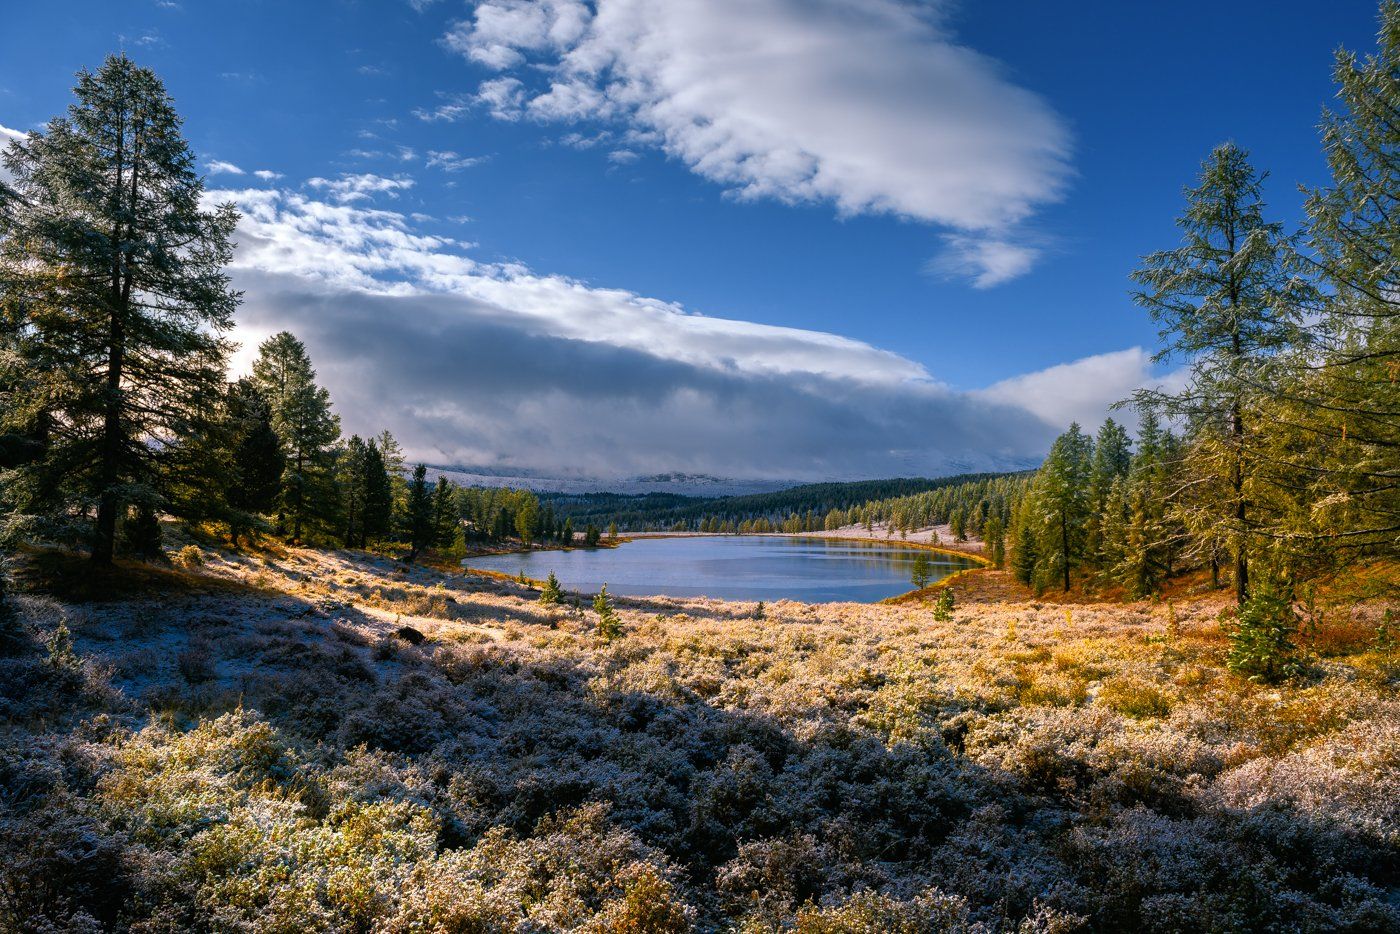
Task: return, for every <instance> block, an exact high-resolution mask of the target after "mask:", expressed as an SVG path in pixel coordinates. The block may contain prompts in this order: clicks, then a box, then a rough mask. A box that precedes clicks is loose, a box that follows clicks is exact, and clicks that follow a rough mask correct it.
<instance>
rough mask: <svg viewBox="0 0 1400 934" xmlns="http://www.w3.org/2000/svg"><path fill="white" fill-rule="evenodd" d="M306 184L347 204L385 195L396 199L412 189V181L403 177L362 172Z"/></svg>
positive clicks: (310, 179) (310, 180)
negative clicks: (388, 176)
mask: <svg viewBox="0 0 1400 934" xmlns="http://www.w3.org/2000/svg"><path fill="white" fill-rule="evenodd" d="M306 184H308V185H310V186H311V187H312V188H320V189H323V190H324V191H326V192H327V193H328V194H329V195H330V196H331V197H332V198H334V199H335V200H336V201H339V202H341V203H342V204H348V203H350V202H352V201H364V200H366V199H367V198H370V197H372V196H374V195H380V194H387V195H389V196H390V197H391V198H392V197H397V196H398V193H399V192H400V191H406V190H408V189H409V188H412V187H413V179H411V178H407V177H404V176H397V177H395V178H385V177H384V176H382V175H373V174H371V173H369V172H362V173H359V174H345V175H341V176H340V177H339V178H336V179H329V178H320V177H317V178H309V179H307V180H306Z"/></svg>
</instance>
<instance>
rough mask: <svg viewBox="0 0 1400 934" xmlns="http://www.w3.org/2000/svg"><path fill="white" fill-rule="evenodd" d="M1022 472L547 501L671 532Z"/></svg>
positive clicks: (566, 512) (625, 524)
mask: <svg viewBox="0 0 1400 934" xmlns="http://www.w3.org/2000/svg"><path fill="white" fill-rule="evenodd" d="M1007 476H1020V474H995V473H988V474H958V475H956V476H950V477H937V478H932V479H930V478H923V477H904V478H895V479H888V480H857V481H852V482H848V483H808V484H803V485H801V486H794V487H790V488H788V489H784V490H777V491H774V492H770V493H755V494H749V495H745V496H718V497H684V496H677V495H675V494H666V493H651V494H646V495H641V496H631V495H626V494H616V493H595V494H587V495H570V496H551V497H545V502H548V503H549V504H550V505H551V506H552V507H553V509H554V511H555V513H556V514H557V515H558V516H559V517H560V518H564V517H571V518H573V520H574V524H575V525H576V526H580V527H581V526H582V524H584V523H589V522H591V523H594V524H597V525H600V526H601V525H606V524H608V523H610V522H616V523H617V524H618V526H619V527H621V528H624V529H644V528H648V527H661V528H668V527H670V526H672V525H674V524H675V523H678V522H680V523H685V524H687V525H695V524H698V523H699V522H700V521H701V520H702V519H705V518H707V517H714V518H717V519H719V520H722V521H733V522H740V521H743V520H745V519H753V518H756V517H769V518H777V519H779V520H781V519H782V518H785V517H787V516H788V515H792V514H798V515H803V514H807V513H812V514H814V515H816V516H824V515H825V514H826V513H828V512H830V511H831V510H833V509H850V508H852V507H858V506H863V505H865V504H866V503H870V502H873V501H878V500H887V499H894V498H898V497H906V496H912V495H914V494H917V493H924V492H928V491H930V490H940V489H945V488H950V487H960V486H964V485H969V484H975V483H977V482H979V481H983V480H988V479H993V478H997V477H1007Z"/></svg>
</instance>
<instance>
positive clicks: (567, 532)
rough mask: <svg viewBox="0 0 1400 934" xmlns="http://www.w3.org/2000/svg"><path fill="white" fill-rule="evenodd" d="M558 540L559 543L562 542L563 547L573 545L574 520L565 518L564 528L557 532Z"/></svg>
mask: <svg viewBox="0 0 1400 934" xmlns="http://www.w3.org/2000/svg"><path fill="white" fill-rule="evenodd" d="M559 540H560V541H561V542H563V543H564V544H565V545H570V546H571V545H573V543H574V520H573V519H572V518H567V519H565V520H564V527H563V528H562V529H560V530H559Z"/></svg>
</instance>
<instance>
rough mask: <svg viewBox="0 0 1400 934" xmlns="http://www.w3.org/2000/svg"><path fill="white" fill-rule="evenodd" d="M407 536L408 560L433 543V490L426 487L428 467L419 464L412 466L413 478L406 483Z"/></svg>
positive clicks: (414, 557) (411, 559)
mask: <svg viewBox="0 0 1400 934" xmlns="http://www.w3.org/2000/svg"><path fill="white" fill-rule="evenodd" d="M405 516H406V519H407V525H406V527H405V532H406V533H407V537H408V546H409V549H410V550H409V553H408V560H409V561H413V560H414V559H416V558H417V557H418V555H419V553H420V552H422V551H423V550H424V549H426V548H430V547H432V544H433V537H434V536H433V533H434V529H433V491H432V490H431V489H430V488H429V487H428V468H427V467H425V466H424V465H423V464H419V465H418V466H417V467H414V468H413V479H412V480H410V481H409V484H408V505H407V509H406V512H405Z"/></svg>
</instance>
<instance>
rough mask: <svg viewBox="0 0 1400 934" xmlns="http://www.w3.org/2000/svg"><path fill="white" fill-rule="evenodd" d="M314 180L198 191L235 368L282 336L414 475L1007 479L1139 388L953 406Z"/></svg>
mask: <svg viewBox="0 0 1400 934" xmlns="http://www.w3.org/2000/svg"><path fill="white" fill-rule="evenodd" d="M330 185H331V183H325V184H318V185H313V186H312V188H313V189H314V190H318V191H320V190H324V191H326V192H327V193H328V194H329V195H330V197H329V198H327V199H326V200H321V199H320V198H318V197H316V196H314V195H310V194H307V193H305V192H298V191H292V190H286V189H247V190H242V191H223V192H211V193H210V194H209V198H210V199H211V201H215V202H217V201H222V200H227V199H233V200H235V201H237V202H238V203H239V205H240V207H241V209H242V211H243V220H242V221H241V223H240V225H239V230H238V234H237V240H238V242H239V244H240V246H239V250H238V253H237V256H236V259H235V263H234V275H235V279H236V284H237V285H238V287H239V288H242V289H244V290H245V291H246V302H245V306H244V309H243V310H242V311H241V312H240V315H239V330H238V332H237V334H236V336H237V337H238V338H239V339H240V340H242V341H244V344H245V349H244V351H243V356H242V358H241V359H242V360H243V361H244V362H245V363H246V361H247V359H249V358H250V356H251V352H252V351H251V349H250V348H251V347H252V346H253V345H255V344H256V341H257V340H258V339H259V338H261V337H264V336H266V335H267V334H268V333H271V332H272V331H275V330H277V329H280V328H290V329H291V330H293V331H294V332H296V333H297V334H298V335H299V336H301V337H303V339H305V340H306V341H307V343H308V346H309V347H310V349H311V351H312V354H313V356H314V358H315V360H316V364H317V367H318V370H319V371H320V373H321V374H322V377H323V379H324V380H325V381H326V383H327V385H328V387H329V388H330V389H331V391H332V394H333V396H334V398H335V399H336V402H337V407H338V410H339V412H340V413H341V416H342V418H343V420H344V422H345V426H346V429H347V430H348V431H356V432H360V433H367V432H373V431H377V430H378V429H379V428H381V427H383V426H386V425H387V426H390V427H392V428H393V430H394V431H395V432H396V433H397V434H399V435H400V436H401V438H402V440H403V441H404V443H405V444H406V446H407V447H408V449H409V451H410V452H411V454H412V455H413V456H415V457H418V458H423V459H426V460H430V461H435V462H441V463H452V462H456V463H470V464H493V463H495V464H505V463H510V464H516V465H524V466H533V467H539V468H553V469H561V468H574V469H581V470H585V471H588V472H591V473H594V474H598V475H609V476H620V475H627V474H633V473H642V472H656V471H661V470H672V469H681V470H693V471H702V472H708V473H715V474H721V475H729V476H769V477H783V478H795V479H815V478H820V477H856V476H877V475H887V476H888V475H895V474H899V475H908V474H919V473H925V474H927V473H937V472H956V471H958V470H966V469H995V468H1006V467H1019V466H1026V465H1030V464H1033V463H1034V462H1036V461H1037V460H1038V458H1039V457H1040V456H1041V455H1042V454H1043V452H1044V450H1045V448H1046V446H1047V445H1048V443H1049V441H1050V439H1051V438H1052V437H1053V436H1054V434H1055V433H1056V432H1057V431H1059V430H1061V429H1063V427H1064V424H1065V419H1067V418H1068V417H1080V416H1081V415H1082V414H1083V413H1086V412H1088V411H1090V410H1091V409H1092V410H1094V411H1101V410H1102V409H1103V408H1104V407H1105V406H1106V405H1107V403H1109V402H1111V401H1113V400H1114V399H1116V398H1118V397H1119V396H1120V395H1124V394H1126V392H1127V391H1129V390H1131V389H1132V388H1135V386H1133V385H1129V384H1130V383H1131V382H1132V380H1131V379H1130V378H1128V377H1129V376H1130V375H1138V376H1142V375H1144V374H1146V373H1147V370H1146V363H1145V359H1146V358H1145V354H1144V353H1143V352H1141V351H1129V352H1125V353H1126V354H1128V356H1127V357H1125V358H1122V359H1119V358H1120V357H1122V355H1112V354H1110V355H1104V357H1103V358H1102V359H1100V358H1090V360H1089V361H1080V362H1078V363H1075V364H1070V365H1067V366H1066V367H1060V368H1052V369H1051V370H1047V371H1045V372H1043V373H1038V374H1029V375H1027V376H1023V377H1018V378H1017V379H1015V380H1008V381H1005V382H1003V383H999V384H997V385H996V386H993V387H990V388H989V389H986V390H982V391H980V392H959V391H955V390H953V389H951V388H949V387H947V386H946V385H944V384H942V383H940V382H939V381H938V380H937V379H935V378H933V377H932V376H931V374H930V373H929V372H928V371H927V370H926V369H925V368H924V367H923V366H921V365H920V364H918V363H916V362H914V361H912V360H909V359H907V358H905V357H902V356H900V355H899V354H895V353H891V352H889V351H885V350H881V349H879V348H877V347H873V346H871V345H869V344H866V343H863V342H861V341H856V340H851V339H849V338H845V337H841V336H839V335H835V334H829V333H823V332H817V331H807V330H801V329H796V328H783V327H774V326H770V325H764V324H758V323H754V322H748V321H741V320H733V319H725V318H716V317H709V316H706V315H700V314H695V313H693V312H691V311H689V310H687V309H685V308H683V307H681V306H679V305H676V304H674V303H670V302H665V301H659V300H656V299H653V298H648V297H646V296H641V295H637V294H636V293H633V292H629V291H626V290H623V289H610V288H601V287H598V286H594V285H589V284H587V283H583V282H580V281H578V280H574V279H569V278H566V277H562V276H551V275H544V274H539V273H536V272H534V271H532V270H530V269H528V268H526V267H523V266H520V265H518V264H509V263H485V262H480V261H478V260H476V259H474V258H473V257H471V256H470V255H469V254H468V250H469V249H470V246H471V245H470V244H468V243H465V242H463V241H460V240H456V239H453V238H450V237H445V236H439V235H433V234H427V233H423V232H420V231H419V230H418V229H416V227H415V226H414V221H413V220H412V219H411V218H409V217H407V216H405V215H403V214H400V213H397V212H394V211H389V210H383V209H380V208H375V207H371V206H368V205H366V204H363V203H360V201H359V200H358V199H353V198H352V199H349V200H346V199H344V198H340V197H337V194H336V192H334V191H332V189H331V187H330ZM1109 376H1111V377H1112V378H1108V377H1109ZM1138 385H1140V383H1139V384H1138ZM1050 399H1059V400H1060V403H1059V404H1058V405H1054V404H1050V402H1049V401H1048V400H1050ZM1085 420H1086V421H1087V420H1088V419H1087V417H1086V419H1085Z"/></svg>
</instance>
